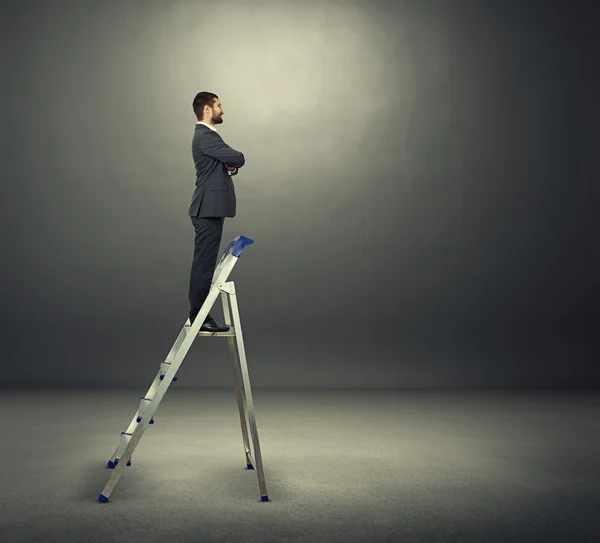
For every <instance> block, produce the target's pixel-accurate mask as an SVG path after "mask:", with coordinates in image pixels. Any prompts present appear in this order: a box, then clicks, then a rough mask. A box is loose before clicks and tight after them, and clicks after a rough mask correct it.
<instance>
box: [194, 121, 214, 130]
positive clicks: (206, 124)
mask: <svg viewBox="0 0 600 543" xmlns="http://www.w3.org/2000/svg"><path fill="white" fill-rule="evenodd" d="M196 124H203V125H204V126H208V128H210V129H211V130H214V131H215V132H217V129H216V128H215V127H214V126H212V125H210V124H208V123H205V122H203V121H198V122H197V123H196Z"/></svg>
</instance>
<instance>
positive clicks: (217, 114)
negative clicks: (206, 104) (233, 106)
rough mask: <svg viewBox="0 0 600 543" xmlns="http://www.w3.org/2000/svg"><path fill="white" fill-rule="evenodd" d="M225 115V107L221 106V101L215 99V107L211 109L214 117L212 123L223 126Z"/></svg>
mask: <svg viewBox="0 0 600 543" xmlns="http://www.w3.org/2000/svg"><path fill="white" fill-rule="evenodd" d="M223 113H224V111H223V106H222V105H221V100H219V99H218V98H215V102H214V104H213V107H212V108H210V114H211V117H212V118H211V119H210V121H211V122H212V124H221V123H222V122H223Z"/></svg>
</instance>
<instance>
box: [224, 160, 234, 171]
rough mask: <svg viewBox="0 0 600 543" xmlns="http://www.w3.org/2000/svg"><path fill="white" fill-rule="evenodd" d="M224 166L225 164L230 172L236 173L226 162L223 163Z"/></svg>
mask: <svg viewBox="0 0 600 543" xmlns="http://www.w3.org/2000/svg"><path fill="white" fill-rule="evenodd" d="M223 164H225V167H226V168H227V169H228V170H229V171H230V172H234V171H235V168H231V167H230V166H227V164H226V163H225V162H223Z"/></svg>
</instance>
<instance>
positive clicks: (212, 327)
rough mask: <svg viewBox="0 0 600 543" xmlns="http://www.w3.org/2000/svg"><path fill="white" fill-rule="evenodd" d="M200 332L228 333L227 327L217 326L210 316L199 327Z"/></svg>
mask: <svg viewBox="0 0 600 543" xmlns="http://www.w3.org/2000/svg"><path fill="white" fill-rule="evenodd" d="M200 331H201V332H211V333H213V334H214V333H216V332H227V331H229V326H227V325H225V324H219V323H218V322H217V321H216V320H215V319H213V318H212V317H211V316H210V315H209V316H208V317H207V318H206V320H205V321H204V324H203V325H202V326H201V327H200Z"/></svg>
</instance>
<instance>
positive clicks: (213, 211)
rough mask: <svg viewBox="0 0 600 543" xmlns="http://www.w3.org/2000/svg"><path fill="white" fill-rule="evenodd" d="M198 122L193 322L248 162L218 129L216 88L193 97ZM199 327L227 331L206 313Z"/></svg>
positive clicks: (219, 111)
mask: <svg viewBox="0 0 600 543" xmlns="http://www.w3.org/2000/svg"><path fill="white" fill-rule="evenodd" d="M192 108H193V110H194V113H195V115H196V118H197V120H198V122H197V123H196V129H195V130H194V137H193V139H192V157H193V159H194V166H195V167H196V189H195V190H194V194H193V196H192V203H191V205H190V208H189V211H188V215H189V216H190V218H191V220H192V224H193V225H194V230H195V239H194V258H193V261H192V270H191V273H190V290H189V298H190V323H193V322H194V319H195V318H196V316H197V315H198V313H199V312H200V308H201V307H202V304H203V303H204V301H205V300H206V297H207V296H208V291H209V290H210V284H211V282H212V277H213V274H214V271H215V267H216V265H217V257H218V255H219V246H220V244H221V235H222V233H223V223H224V222H225V217H235V212H236V199H235V188H234V186H233V181H232V178H231V176H233V175H236V174H237V173H238V168H241V167H242V166H243V165H244V163H245V162H246V160H245V158H244V155H243V154H242V153H240V152H239V151H236V150H235V149H232V148H231V147H229V146H228V145H227V144H226V143H225V142H224V141H223V139H222V138H221V136H220V135H219V134H218V132H217V129H216V128H215V125H216V124H221V123H222V122H223V114H224V111H223V106H222V105H221V101H220V100H219V97H218V96H217V95H216V94H214V93H212V92H200V93H198V94H197V95H196V97H195V98H194V101H193V102H192ZM200 330H202V331H205V332H226V331H227V330H229V326H225V325H222V324H219V323H218V322H216V321H215V319H214V318H213V317H211V316H210V314H209V315H208V317H207V318H206V319H205V321H204V323H203V324H202V326H201V328H200Z"/></svg>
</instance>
